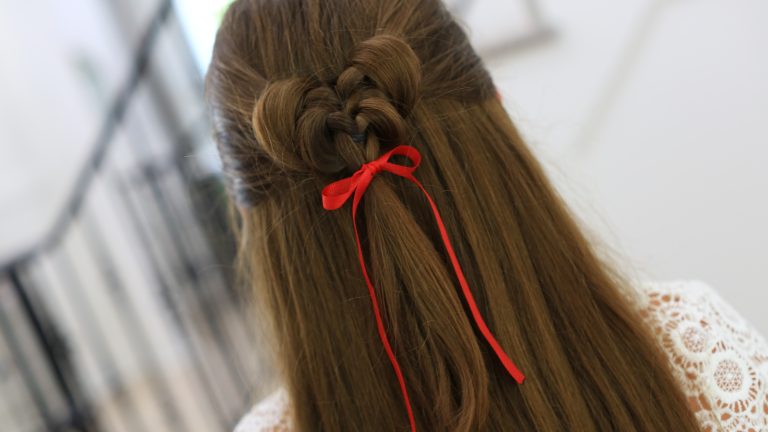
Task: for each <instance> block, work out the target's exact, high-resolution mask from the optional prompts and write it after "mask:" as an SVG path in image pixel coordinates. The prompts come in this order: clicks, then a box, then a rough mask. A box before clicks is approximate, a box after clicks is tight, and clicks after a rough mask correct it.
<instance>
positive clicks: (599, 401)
mask: <svg viewBox="0 0 768 432" xmlns="http://www.w3.org/2000/svg"><path fill="white" fill-rule="evenodd" d="M207 89H208V95H209V99H210V104H211V109H212V116H213V121H214V129H215V138H216V140H217V142H218V145H219V149H220V152H221V157H222V162H223V167H224V170H225V172H226V174H227V178H228V181H229V187H230V191H231V193H232V195H233V196H234V198H235V201H236V202H237V204H238V207H239V208H240V221H239V222H240V226H241V229H242V232H241V234H240V254H241V259H242V263H243V264H244V266H245V271H247V275H248V276H247V277H248V281H249V283H250V284H251V285H252V286H253V287H254V291H255V293H256V298H257V299H258V304H259V305H260V306H261V307H263V310H264V312H265V313H264V317H265V318H266V319H267V321H268V324H269V325H270V328H271V329H272V331H273V333H274V336H275V337H274V340H275V344H274V348H275V349H276V357H277V359H278V365H279V367H280V372H281V373H282V379H283V381H284V384H285V386H286V388H287V390H288V392H289V395H290V398H291V400H292V406H293V416H294V419H295V422H296V425H297V427H298V429H299V430H302V431H310V430H311V431H315V430H326V431H342V430H344V431H346V430H382V431H390V430H403V429H406V428H407V427H408V418H407V416H406V411H405V408H404V405H403V401H402V396H401V393H400V390H399V387H398V384H397V380H396V379H395V377H394V374H393V372H392V369H391V367H390V364H389V363H388V360H387V357H386V355H385V352H384V350H383V348H382V345H381V344H380V343H379V339H378V337H377V333H376V327H375V321H374V319H373V313H372V310H371V303H370V299H369V298H368V296H367V291H366V289H365V285H364V282H363V280H362V272H361V270H360V267H359V265H358V261H357V255H356V254H357V250H356V244H355V238H354V233H353V231H352V223H351V222H352V221H351V220H350V215H349V212H348V211H336V212H328V211H325V210H324V209H323V208H322V206H321V200H320V196H321V190H322V188H323V187H324V186H325V185H326V184H328V183H330V182H332V181H334V180H337V179H340V178H342V177H346V176H349V175H350V174H351V173H353V172H354V171H355V170H357V169H358V168H359V167H360V165H361V164H363V163H365V162H367V161H371V160H373V159H375V158H377V157H378V156H379V155H380V154H382V153H383V152H384V151H385V150H387V149H389V148H392V147H393V146H395V145H397V144H408V145H412V146H414V147H416V148H417V149H418V150H419V151H420V152H421V154H422V156H423V159H424V160H423V163H422V164H421V166H420V167H419V169H418V170H417V171H416V173H415V174H416V176H417V177H418V178H419V180H420V181H421V182H422V183H423V184H424V186H425V187H426V188H427V190H428V191H429V193H430V194H431V195H432V196H433V198H434V199H435V201H436V203H437V206H438V208H439V209H440V211H441V213H442V215H443V218H444V220H445V223H446V225H447V227H448V232H449V235H450V238H451V240H452V242H453V245H454V247H455V249H456V252H457V255H458V257H459V261H460V262H461V265H462V267H463V269H464V272H465V273H466V276H467V279H468V280H469V282H470V286H471V287H472V289H473V291H474V295H475V297H476V299H477V301H478V303H479V306H480V309H481V311H482V313H483V315H484V316H485V317H486V320H487V322H488V324H489V326H490V328H491V329H492V330H493V332H494V334H495V335H496V337H497V338H498V339H499V341H500V342H501V344H502V345H503V346H504V348H505V351H506V352H507V353H509V355H510V356H511V358H512V360H513V361H514V362H515V363H516V364H517V365H518V366H519V367H520V369H521V370H522V371H523V372H524V373H525V374H526V377H527V378H526V381H525V382H524V383H523V384H522V385H517V384H516V383H515V382H514V381H513V380H512V378H511V377H510V376H509V375H507V374H506V372H505V370H504V369H503V368H502V367H501V365H500V364H499V363H498V361H496V358H495V357H494V356H493V355H492V352H491V351H490V350H489V348H488V347H487V345H486V344H485V343H482V342H483V341H482V339H479V337H478V334H477V332H476V328H475V327H474V326H473V324H472V322H471V320H470V319H469V318H468V315H467V313H466V311H465V305H464V304H463V303H462V300H461V297H460V295H459V293H458V292H457V286H456V281H455V278H454V275H453V273H452V270H451V268H450V266H449V263H448V262H447V257H446V256H445V253H444V248H443V247H442V243H441V240H440V236H439V233H438V231H437V228H436V227H435V225H434V219H433V216H432V214H431V213H430V211H429V207H428V204H427V202H426V201H425V199H424V196H423V195H421V192H420V191H419V190H418V189H417V188H416V187H415V186H414V185H413V184H412V183H409V182H407V181H404V180H403V179H401V178H398V177H396V176H392V175H387V174H382V175H379V176H378V177H377V178H376V179H375V180H374V181H373V183H372V184H371V186H370V188H369V189H368V191H367V193H366V195H365V197H364V199H363V203H362V206H361V214H360V215H359V216H358V217H359V220H358V223H359V224H360V226H361V228H360V231H361V236H362V238H363V240H362V241H363V244H364V247H365V250H366V256H367V257H368V261H369V262H368V264H367V265H368V269H369V272H370V273H371V275H372V279H373V282H374V286H375V287H376V290H377V291H378V295H379V301H380V303H381V307H382V309H383V314H384V318H385V321H386V326H387V332H388V334H389V336H390V339H391V341H392V344H393V347H394V350H395V353H396V355H397V358H398V361H399V362H400V365H401V366H402V368H403V371H404V374H405V379H406V381H407V385H408V389H409V392H410V396H411V402H412V404H413V407H414V409H415V416H416V421H417V424H418V426H419V429H420V430H430V431H431V430H434V431H446V430H451V431H453V430H459V431H476V430H493V431H511V430H540V431H563V430H572V431H588V430H605V431H607V430H621V431H635V430H636V431H668V430H675V431H694V430H698V426H697V424H696V421H695V419H694V417H693V415H692V413H691V412H690V409H689V408H688V405H687V402H686V400H685V399H684V396H683V394H682V393H681V391H680V390H679V389H678V387H677V386H676V382H675V381H674V377H673V376H672V374H671V372H670V370H669V367H668V364H667V360H666V358H665V357H664V355H663V353H662V352H661V351H660V349H659V347H658V346H657V345H656V343H655V341H654V339H653V337H652V335H651V334H650V332H649V330H648V329H647V328H645V327H644V326H643V324H642V323H641V321H640V318H639V317H638V315H637V312H636V311H635V310H634V309H633V307H632V306H631V305H630V303H629V301H628V300H627V298H626V296H627V295H629V294H627V293H626V292H625V291H624V290H626V289H629V288H628V285H629V284H628V283H626V282H625V280H624V279H623V278H622V276H621V275H620V274H619V272H617V271H614V270H613V267H612V266H610V265H609V264H607V263H606V262H604V260H603V259H601V258H600V257H599V256H598V255H597V253H596V248H595V247H594V246H593V245H591V244H590V242H589V241H588V240H587V239H586V238H585V235H584V234H583V233H582V231H581V229H580V227H579V226H578V224H577V223H576V221H575V218H574V217H573V216H572V215H571V214H570V213H569V211H568V210H567V208H566V207H565V205H564V204H563V202H562V200H561V198H560V197H559V196H558V195H557V194H556V192H555V191H554V190H553V187H552V186H551V184H550V182H549V181H548V179H547V178H546V176H545V174H544V172H543V170H542V167H541V166H540V165H539V163H538V162H537V160H536V159H535V158H534V157H533V155H532V154H531V152H530V150H529V148H528V147H527V146H526V145H525V143H524V142H523V140H522V139H521V137H520V135H519V134H518V132H517V130H516V129H515V127H514V125H513V124H512V122H511V120H510V118H509V116H508V115H507V113H506V112H505V110H504V108H503V106H502V105H501V103H500V102H499V101H498V100H497V98H496V97H495V87H494V84H493V82H492V80H491V78H490V76H489V74H488V72H487V70H486V69H485V67H484V65H483V63H482V61H481V60H480V58H478V56H477V54H476V53H475V51H474V50H473V49H472V47H471V45H470V44H469V42H468V40H467V37H466V35H465V33H464V32H463V30H462V29H461V27H460V26H459V25H457V23H456V22H455V21H454V20H453V18H452V17H451V15H450V14H449V13H448V12H447V11H446V9H445V7H444V6H443V5H442V4H441V2H439V1H438V0H239V1H236V2H235V3H234V4H233V5H232V6H231V7H230V8H229V10H228V11H227V13H226V15H225V17H224V20H223V23H222V25H221V29H220V30H219V33H218V36H217V40H216V45H215V49H214V56H213V61H212V63H211V66H210V70H209V72H208V76H207Z"/></svg>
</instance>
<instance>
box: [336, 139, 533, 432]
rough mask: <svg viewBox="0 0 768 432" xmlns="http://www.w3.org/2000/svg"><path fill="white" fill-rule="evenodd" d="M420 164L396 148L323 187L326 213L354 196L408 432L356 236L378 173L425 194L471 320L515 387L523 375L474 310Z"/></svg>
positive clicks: (408, 150) (409, 150) (406, 149)
mask: <svg viewBox="0 0 768 432" xmlns="http://www.w3.org/2000/svg"><path fill="white" fill-rule="evenodd" d="M392 156H405V157H406V158H408V159H409V160H410V161H411V164H412V165H411V166H404V165H397V164H393V163H390V162H389V159H390V158H391V157H392ZM419 163H421V154H419V152H418V150H416V149H415V148H414V147H411V146H406V145H401V146H397V147H395V148H394V149H392V150H390V151H388V152H387V153H385V154H384V155H383V156H381V157H380V158H378V159H376V160H375V161H372V162H368V163H366V164H363V166H362V167H360V169H359V170H357V172H355V173H354V174H353V175H352V176H351V177H347V178H345V179H342V180H339V181H336V182H333V183H331V184H329V185H328V186H326V187H325V188H323V208H325V209H326V210H336V209H338V208H340V207H341V206H343V205H344V203H345V202H347V200H348V199H349V197H350V196H352V195H353V194H354V197H353V198H352V224H353V225H354V229H355V240H357V255H358V258H359V259H360V267H361V268H362V270H363V277H364V278H365V283H366V284H367V285H368V293H369V294H370V296H371V302H372V303H373V313H374V315H375V316H376V326H377V328H378V331H379V338H380V339H381V343H382V344H383V345H384V350H385V351H386V352H387V356H389V361H390V363H392V368H393V369H394V370H395V375H397V380H398V381H399V382H400V390H401V391H402V393H403V400H404V402H405V407H406V409H407V411H408V419H409V420H410V423H411V430H412V431H414V432H415V431H416V421H415V420H414V416H413V409H412V408H411V402H410V398H409V397H408V390H407V389H406V386H405V379H404V378H403V373H402V371H401V370H400V365H399V363H398V362H397V359H396V358H395V353H394V352H393V351H392V346H391V345H390V343H389V338H388V337H387V333H386V330H385V329H384V321H383V319H382V318H381V313H380V311H379V302H378V300H377V298H376V292H375V291H374V289H373V284H372V283H371V280H370V278H369V277H368V271H367V270H366V267H365V259H364V257H363V248H362V246H361V245H360V236H359V234H358V233H357V206H358V204H359V203H360V199H361V198H362V197H363V194H364V193H365V190H366V189H367V188H368V185H370V184H371V181H372V180H373V178H374V177H375V176H376V174H378V173H379V172H381V171H387V172H390V173H392V174H395V175H398V176H400V177H403V178H406V179H408V180H410V181H412V182H413V183H415V184H416V186H418V187H419V189H421V191H422V192H424V195H425V196H426V197H427V200H428V201H429V205H430V207H432V213H433V214H434V215H435V221H436V222H437V226H438V228H439V229H440V235H441V236H442V238H443V244H444V245H445V249H446V251H447V252H448V256H449V257H450V259H451V264H453V270H454V272H455V273H456V278H457V279H458V280H459V285H461V290H462V292H463V294H464V298H465V299H466V301H467V305H468V306H469V310H470V311H471V313H472V318H474V320H475V324H476V325H477V327H478V329H480V333H482V334H483V336H484V337H485V339H486V341H488V343H489V344H490V345H491V347H492V348H493V351H494V352H495V353H496V356H497V357H498V358H499V360H500V361H501V363H502V364H503V365H504V368H505V369H506V370H507V371H508V372H509V374H510V375H512V377H513V378H514V379H515V381H517V383H518V384H521V383H522V382H523V380H524V379H525V376H523V374H522V372H520V370H518V369H517V366H515V364H514V363H512V360H510V359H509V356H507V354H506V353H505V352H504V350H503V349H502V348H501V345H499V343H498V342H497V341H496V338H495V337H494V336H493V334H492V333H491V331H490V330H489V329H488V326H487V325H486V324H485V320H484V319H483V317H482V315H481V314H480V311H479V310H478V308H477V304H476V303H475V298H474V296H473V295H472V292H471V291H470V289H469V284H468V283H467V280H466V278H465V277H464V272H463V271H462V270H461V266H460V265H459V260H458V259H457V258H456V253H455V252H454V250H453V246H451V242H450V240H449V239H448V232H447V231H446V229H445V225H444V224H443V219H442V218H441V217H440V212H438V211H437V206H436V205H435V202H434V201H433V200H432V197H431V196H430V195H429V193H427V191H426V189H424V186H422V185H421V182H419V181H418V180H416V178H415V177H414V176H413V172H414V171H415V170H416V168H418V166H419Z"/></svg>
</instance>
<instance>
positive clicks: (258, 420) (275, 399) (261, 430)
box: [234, 388, 293, 432]
mask: <svg viewBox="0 0 768 432" xmlns="http://www.w3.org/2000/svg"><path fill="white" fill-rule="evenodd" d="M289 411H290V403H289V400H288V393H287V392H286V391H285V389H284V388H279V389H278V390H277V391H275V392H274V393H272V394H271V395H269V396H267V397H266V398H265V399H263V400H262V401H261V402H259V403H257V404H256V405H254V407H253V408H251V410H250V411H249V412H248V413H246V414H245V415H244V416H243V418H242V419H240V422H239V423H238V424H237V426H236V427H235V431H234V432H290V431H291V430H292V429H293V428H292V426H291V418H290V413H289Z"/></svg>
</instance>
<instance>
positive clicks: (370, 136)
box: [252, 35, 421, 174]
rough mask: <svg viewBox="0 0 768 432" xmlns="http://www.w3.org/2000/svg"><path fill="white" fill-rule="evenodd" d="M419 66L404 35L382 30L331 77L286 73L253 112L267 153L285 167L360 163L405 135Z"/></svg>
mask: <svg viewBox="0 0 768 432" xmlns="http://www.w3.org/2000/svg"><path fill="white" fill-rule="evenodd" d="M420 82H421V67H420V62H419V59H418V57H417V56H416V54H415V53H414V52H413V50H412V49H411V47H410V46H409V45H408V44H407V43H406V42H405V41H403V40H402V39H400V38H398V37H395V36H391V35H378V36H374V37H372V38H370V39H367V40H365V41H363V42H361V43H360V44H358V46H357V47H356V48H355V49H354V51H353V52H352V55H351V56H350V60H349V63H348V65H347V67H346V68H345V69H344V70H343V71H342V72H341V73H340V74H339V75H338V76H337V77H336V78H335V80H333V81H331V82H327V81H326V82H324V81H321V80H319V79H317V78H296V77H293V78H286V79H282V80H278V81H274V82H271V83H269V84H268V85H267V86H266V88H265V89H264V91H263V92H262V94H261V96H260V97H259V99H258V101H257V103H256V105H255V108H254V111H253V118H252V123H253V129H254V132H255V134H256V138H257V139H258V140H259V142H260V143H261V146H262V148H263V150H264V152H265V153H266V154H267V155H269V157H270V158H271V159H272V161H273V162H274V163H275V164H276V165H278V166H279V167H280V168H282V169H284V170H288V171H299V172H302V171H319V172H321V173H325V174H332V173H336V172H339V171H341V170H343V169H356V168H357V167H359V166H360V164H362V163H364V162H366V161H367V160H370V159H373V158H375V157H376V156H377V155H378V153H379V151H380V150H381V149H380V147H381V146H387V147H389V146H393V145H396V144H399V143H402V142H404V141H405V140H406V138H407V132H408V128H407V126H406V121H405V119H406V118H407V116H408V114H409V113H410V112H411V110H412V109H413V107H414V106H415V104H416V102H417V100H418V94H419V85H420Z"/></svg>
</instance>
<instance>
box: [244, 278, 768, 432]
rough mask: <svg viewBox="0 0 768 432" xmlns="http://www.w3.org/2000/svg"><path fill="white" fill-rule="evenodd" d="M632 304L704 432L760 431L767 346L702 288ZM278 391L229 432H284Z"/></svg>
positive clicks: (680, 288)
mask: <svg viewBox="0 0 768 432" xmlns="http://www.w3.org/2000/svg"><path fill="white" fill-rule="evenodd" d="M639 286H640V289H639V290H638V294H639V295H638V296H637V298H633V299H632V301H633V302H636V305H637V307H639V308H640V311H641V315H642V317H643V319H644V320H645V322H646V324H647V325H649V326H650V327H651V328H652V329H653V331H654V333H655V334H656V335H657V338H658V341H659V343H660V344H661V346H662V347H663V348H664V350H665V352H666V353H667V357H668V358H669V361H670V362H671V363H672V367H673V371H674V373H675V376H676V377H677V379H678V381H679V383H680V386H681V388H682V389H683V391H684V392H685V394H686V395H687V397H688V401H689V403H690V405H691V407H692V409H693V411H694V413H695V414H696V418H697V419H698V420H699V423H700V424H701V427H702V430H704V431H755V432H757V431H768V344H767V343H766V341H765V339H764V338H763V336H762V335H760V334H759V333H758V332H757V331H756V330H755V329H754V328H753V327H752V326H751V325H750V324H749V323H748V322H746V321H745V320H744V319H743V318H742V317H741V316H740V315H739V314H738V313H737V312H736V311H735V310H734V309H733V308H732V307H731V306H730V305H729V304H728V303H726V302H725V301H724V300H723V299H722V298H721V297H720V296H719V295H718V293H717V292H716V291H715V290H714V289H712V288H711V287H710V286H708V285H706V284H704V283H702V282H699V281H674V282H646V283H642V284H640V285H639ZM289 408H290V401H289V399H288V395H287V393H286V392H285V390H283V389H280V390H278V391H277V392H275V393H273V394H272V395H271V396H269V397H267V398H266V399H264V400H263V401H261V402H260V403H259V404H257V405H256V406H254V407H253V409H252V410H251V411H250V412H249V413H248V414H246V415H245V416H244V417H243V418H242V420H241V421H240V423H239V424H238V425H237V427H236V428H235V432H290V431H291V430H292V426H291V419H290V415H289Z"/></svg>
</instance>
